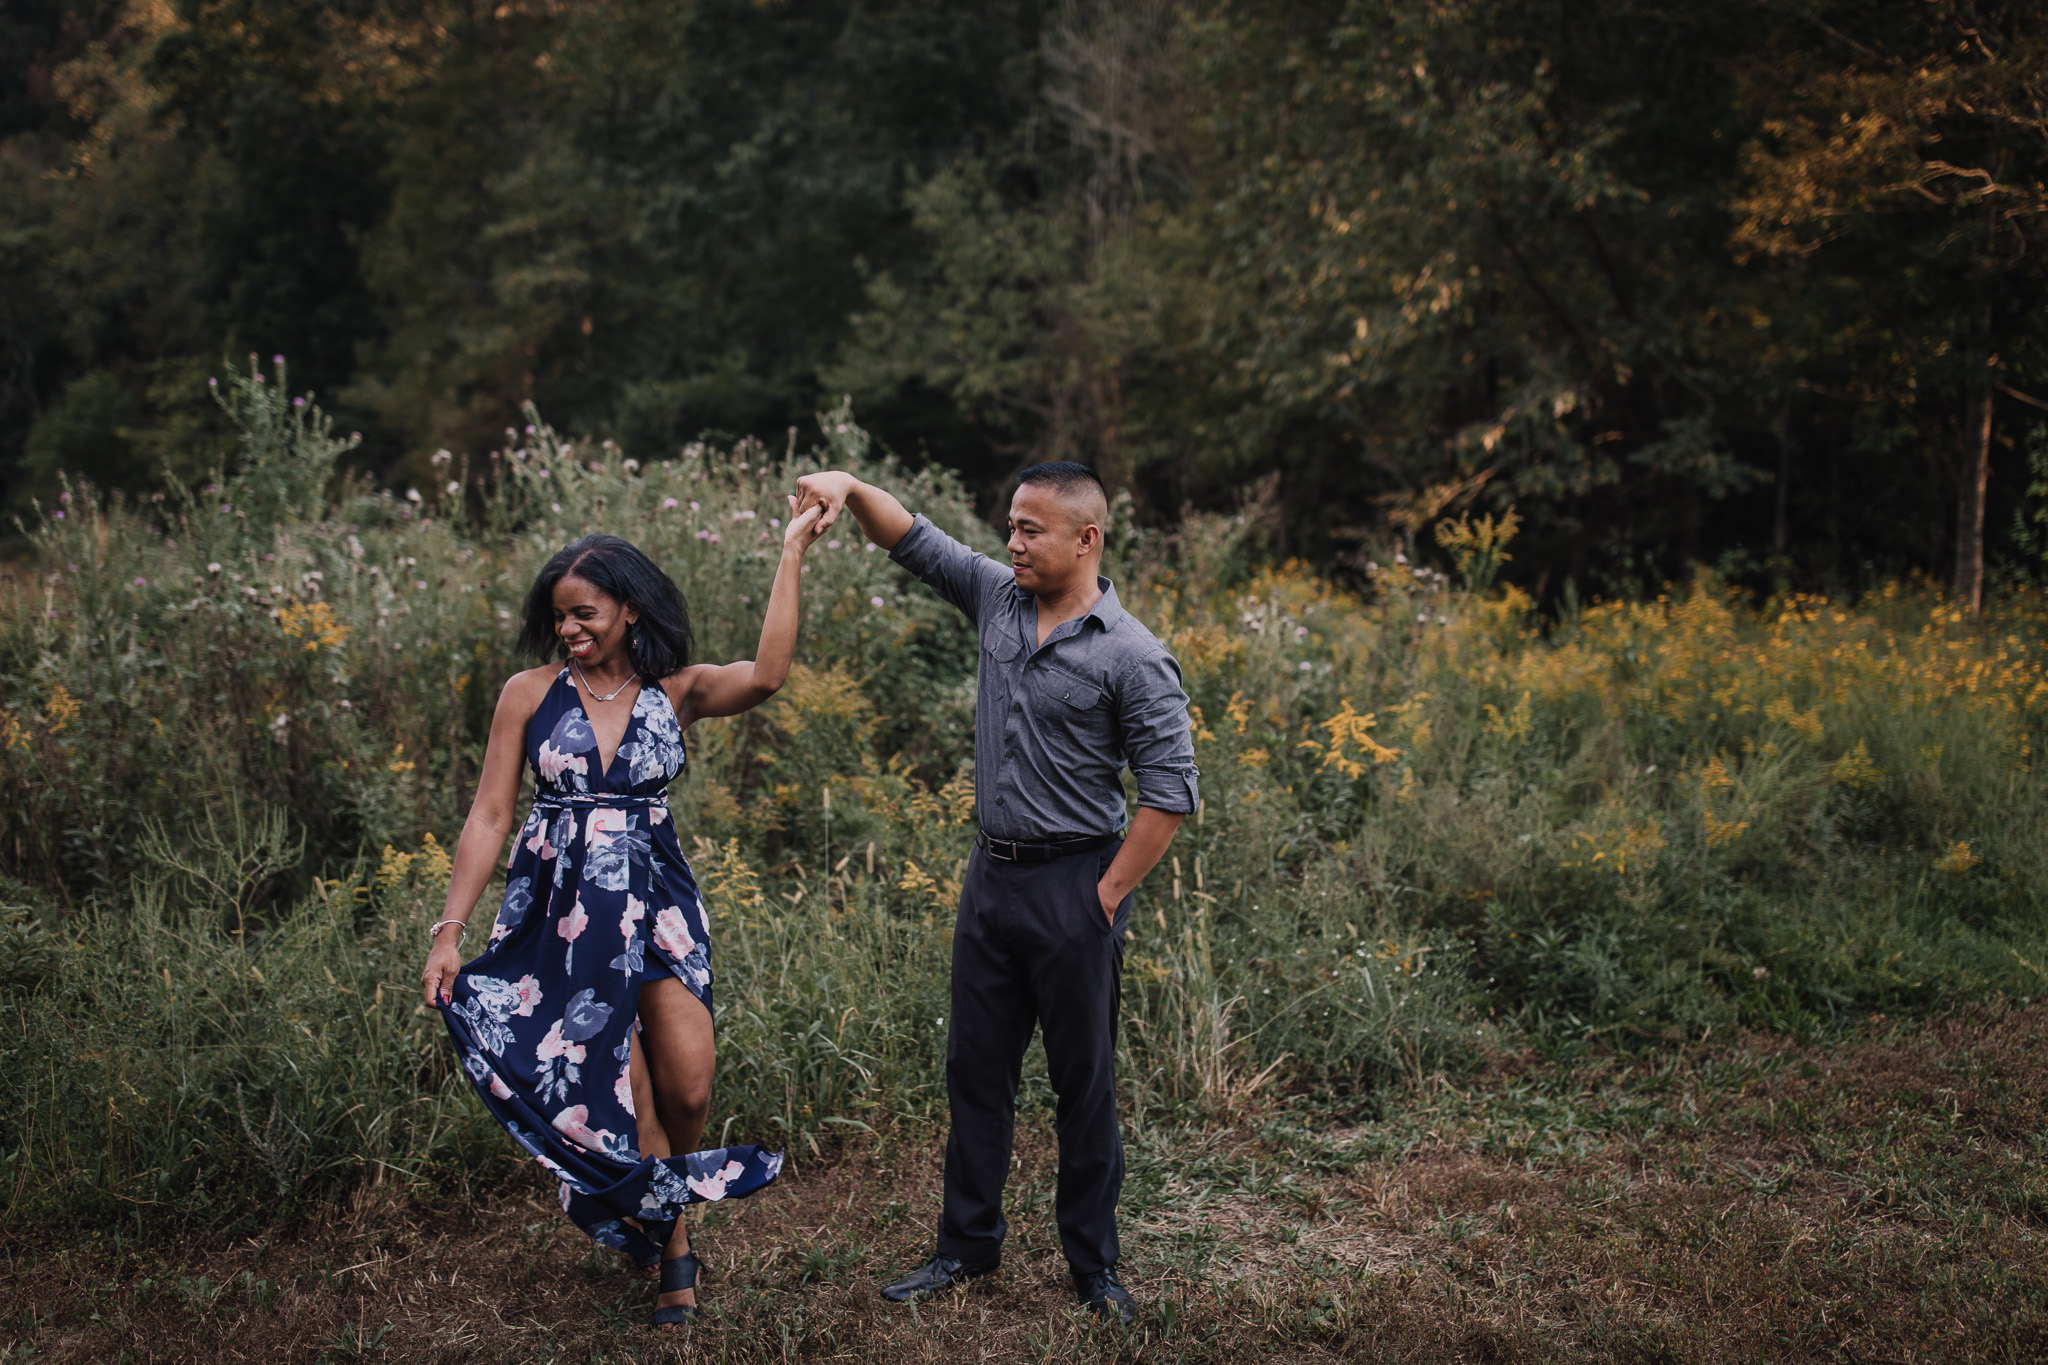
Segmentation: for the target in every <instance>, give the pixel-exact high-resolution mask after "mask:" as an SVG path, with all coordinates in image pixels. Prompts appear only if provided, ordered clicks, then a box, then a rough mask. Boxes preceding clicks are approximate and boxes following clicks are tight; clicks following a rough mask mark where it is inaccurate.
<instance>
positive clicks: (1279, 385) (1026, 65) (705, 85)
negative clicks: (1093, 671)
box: [0, 0, 2048, 603]
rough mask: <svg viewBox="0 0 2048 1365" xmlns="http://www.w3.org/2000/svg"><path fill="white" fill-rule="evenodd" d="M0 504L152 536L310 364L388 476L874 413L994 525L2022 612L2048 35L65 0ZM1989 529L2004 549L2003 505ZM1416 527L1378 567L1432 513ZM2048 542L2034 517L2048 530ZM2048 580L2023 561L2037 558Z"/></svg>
mask: <svg viewBox="0 0 2048 1365" xmlns="http://www.w3.org/2000/svg"><path fill="white" fill-rule="evenodd" d="M4 22H5V25H6V31H5V33H4V35H0V488H4V489H5V492H6V497H7V500H8V501H9V502H10V503H11V505H12V507H13V508H14V510H16V511H20V510H23V509H24V508H25V506H26V504H27V501H28V500H29V499H31V498H34V497H42V498H44V499H47V498H48V496H49V495H50V494H51V493H52V492H54V491H55V488H56V480H57V476H58V472H59V471H60V470H70V471H72V472H73V473H75V474H79V475H84V476H88V477H91V478H93V479H95V480H97V481H99V482H100V483H102V484H105V485H116V486H120V487H124V488H128V489H131V490H145V489H149V488H155V487H160V486H161V480H162V477H163V470H164V468H165V467H166V466H168V467H169V468H171V469H173V470H175V471H177V472H178V473H180V474H183V475H188V476H189V475H194V474H196V473H198V472H200V471H202V470H203V469H204V468H206V467H207V466H208V465H209V463H210V461H211V460H213V459H214V458H216V457H217V456H218V454H219V453H220V452H221V451H222V450H224V449H226V448H227V447H228V445H229V443H230V435H231V434H230V432H229V431H228V428H227V425H226V424H225V422H224V421H223V419H222V417H221V415H220V413H219V412H218V411H217V410H216V409H215V407H214V405H213V404H212V402H211V401H210V399H209V397H208V394H207V390H206V387H205V383H204V381H205V379H206V378H207V377H208V376H209V375H212V374H214V373H216V372H217V371H218V368H219V363H220V357H221V356H222V354H223V353H224V351H225V352H226V353H229V354H236V355H239V354H241V353H243V352H245V351H251V352H260V353H261V354H263V355H266V356H267V355H270V354H272V353H273V352H276V353H282V354H284V355H286V356H288V357H289V358H290V359H291V361H292V363H293V366H294V371H293V372H294V375H295V376H296V377H297V378H298V379H299V380H300V381H302V382H304V383H305V384H307V385H309V386H310V387H312V388H314V389H316V390H318V391H319V392H320V393H321V394H322V395H323V397H324V398H325V399H326V400H327V401H328V403H329V405H330V407H331V408H332V409H333V410H334V411H335V412H337V414H338V415H339V417H340V420H341V423H342V428H343V429H344V430H348V429H355V430H359V431H360V432H361V433H362V435H363V442H362V444H361V446H360V447H359V448H358V449H357V450H355V451H354V452H352V453H351V454H350V455H349V456H348V459H349V461H350V462H351V463H353V465H354V466H355V467H357V468H360V469H363V470H366V471H369V472H371V473H373V474H374V475H375V476H376V477H377V478H378V480H380V481H381V482H383V483H385V484H388V485H391V486H400V487H402V486H403V485H405V484H406V483H408V482H413V483H420V484H421V485H422V486H424V484H425V482H426V481H427V480H428V479H429V477H430V476H431V475H432V474H433V470H432V469H431V468H430V466H429V463H428V462H429V461H430V459H431V457H432V455H433V454H434V452H435V451H437V450H441V449H449V450H453V451H455V452H457V453H466V454H471V455H480V454H481V453H482V452H483V451H484V450H485V449H487V448H489V447H491V446H493V445H495V444H496V443H497V442H498V439H499V434H500V432H501V429H502V428H503V427H504V425H505V424H506V422H507V421H508V420H511V419H512V418H513V416H514V415H515V414H516V412H517V410H518V406H519V404H520V403H521V402H522V401H526V400H533V401H535V402H537V403H538V404H539V405H540V407H541V409H542V411H544V412H545V413H547V414H548V416H549V417H550V419H551V420H552V421H554V422H556V423H557V424H558V425H560V426H562V427H563V428H564V429H565V430H574V431H580V432H589V433H592V434H594V435H596V436H599V437H610V438H613V439H616V440H617V441H619V442H620V443H621V444H622V445H623V446H624V447H626V448H628V449H631V450H634V451H636V452H638V453H640V454H642V455H643V456H645V455H649V454H652V453H656V452H659V451H662V450H669V451H673V450H674V449H676V448H677V447H678V446H679V445H680V444H681V443H683V442H685V441H687V440H691V439H694V438H696V437H698V436H699V435H703V434H706V433H710V434H712V435H714V436H724V437H726V438H730V437H733V436H738V435H747V434H752V435H759V436H763V437H766V436H769V435H772V434H774V433H777V432H780V431H782V430H783V429H784V428H785V427H787V426H789V425H792V424H795V425H798V426H800V427H803V428H805V429H806V430H807V431H814V428H813V427H811V425H810V423H811V421H812V417H811V414H812V413H814V412H815V411H817V410H819V409H820V408H823V407H825V406H828V405H829V400H830V399H832V398H833V397H835V396H837V395H840V394H851V395H852V396H853V397H854V399H855V400H856V403H857V404H858V405H859V410H860V412H861V413H862V414H863V421H864V424H865V425H866V426H867V427H868V428H869V429H870V430H872V431H873V432H874V433H875V434H876V436H877V437H878V439H879V440H880V441H881V442H882V444H883V445H884V447H885V448H888V449H892V450H894V451H896V452H898V453H900V454H902V455H903V456H905V457H906V458H908V459H910V460H912V461H913V462H921V461H924V460H927V459H929V460H936V461H938V462H941V463H943V464H945V465H946V466H949V467H950V468H952V469H954V470H956V471H958V472H960V473H961V474H962V475H963V477H964V478H965V480H966V483H967V486H968V487H969V489H970V491H972V492H974V493H975V494H976V495H977V497H978V500H979V502H980V504H981V507H982V510H983V511H984V512H987V511H989V510H991V508H992V505H993V501H994V499H995V498H996V497H997V495H998V490H999V489H1000V487H1001V484H1002V481H1003V478H1004V476H1005V475H1007V474H1008V473H1010V472H1012V471H1013V470H1015V469H1016V468H1018V467H1019V466H1020V465H1021V464H1022V463H1025V462H1027V461H1030V460H1034V459H1039V458H1045V457H1052V456H1071V457H1075V458H1079V459H1083V460H1087V461H1090V462H1092V463H1094V464H1095V465H1097V466H1098V467H1099V468H1101V469H1103V470H1104V471H1105V472H1106V473H1107V474H1108V476H1109V477H1110V479H1111V481H1112V483H1113V484H1115V485H1117V486H1120V487H1126V488H1128V489H1129V490H1130V491H1131V492H1132V493H1133V494H1134V496H1135V497H1136V499H1137V507H1138V510H1139V513H1140V515H1141V517H1144V518H1147V519H1149V520H1151V521H1153V522H1154V523H1161V522H1165V521H1168V520H1170V519H1172V518H1173V517H1174V516H1175V515H1177V514H1178V512H1179V510H1180V509H1181V508H1182V507H1183V506H1184V505H1186V504H1190V503H1192V504H1193V505H1195V506H1197V507H1206V508H1213V509H1225V510H1228V509H1229V508H1231V507H1233V506H1234V504H1235V499H1237V498H1238V497H1239V496H1240V495H1241V492H1242V490H1243V489H1244V488H1245V486H1246V485H1247V484H1249V483H1251V482H1253V481H1256V480H1259V479H1267V478H1270V479H1274V480H1276V483H1275V485H1274V490H1273V491H1274V496H1275V498H1276V500H1277V502H1276V505H1277V507H1278V508H1279V510H1280V516H1279V517H1278V519H1277V520H1276V521H1275V522H1274V525H1273V534H1274V537H1275V545H1276V547H1277V548H1279V549H1281V550H1283V551H1285V552H1287V553H1295V554H1302V555H1306V556H1308V557H1310V558H1312V559H1314V560H1315V561H1317V562H1318V563H1320V564H1322V565H1324V566H1326V567H1328V568H1331V569H1335V570H1337V571H1339V572H1347V571H1349V572H1353V573H1355V572H1356V570H1357V569H1358V568H1359V566H1360V565H1362V563H1363V562H1364V560H1365V559H1366V558H1367V557H1368V556H1369V555H1370V553H1371V552H1372V545H1373V543H1374V542H1375V541H1376V540H1377V539H1383V538H1384V536H1385V533H1386V532H1387V531H1388V529H1389V527H1390V524H1391V527H1392V529H1393V531H1394V532H1395V533H1396V534H1401V535H1407V534H1409V533H1411V532H1412V531H1413V529H1414V528H1415V527H1416V526H1419V525H1420V524H1422V523H1423V522H1425V521H1427V520H1429V519H1431V518H1432V517H1433V516H1434V515H1436V514H1437V513H1440V512H1442V511H1444V510H1446V509H1449V510H1458V509H1459V508H1460V507H1461V506H1462V505H1464V504H1466V503H1472V504H1474V505H1478V506H1481V507H1489V506H1490V507H1493V508H1496V509H1497V508H1500V507H1505V506H1507V505H1509V504H1514V505H1516V506H1518V507H1520V509H1521V510H1522V512H1523V514H1524V516H1525V518H1526V519H1527V524H1528V526H1529V528H1530V529H1529V531H1528V532H1527V534H1525V536H1524V538H1523V540H1522V543H1521V544H1520V546H1519V547H1518V551H1517V555H1516V560H1515V564H1514V567H1513V568H1512V570H1511V571H1510V573H1511V576H1512V577H1513V578H1514V579H1515V580H1516V581H1518V582H1519V583H1521V584H1522V586H1524V587H1525V588H1526V589H1529V590H1531V591H1532V592H1534V594H1535V596H1536V597H1537V598H1538V599H1539V600H1540V601H1542V602H1545V603H1548V602H1550V601H1551V600H1552V599H1553V598H1554V597H1556V596H1557V595H1558V594H1560V593H1561V592H1563V590H1564V588H1565V585H1566V584H1567V583H1569V584H1571V586H1572V589H1573V592H1574V594H1576V595H1578V596H1581V597H1590V596H1592V595H1594V594H1607V595H1610V596H1611V595H1616V594H1623V593H1631V592H1641V591H1654V590H1655V589H1656V588H1657V586H1658V585H1659V584H1661V583H1662V582H1664V581H1665V580H1667V579H1670V578H1673V577H1677V576H1680V575H1682V574H1683V573H1684V572H1685V571H1686V570H1687V568H1688V566H1690V565H1693V564H1709V565H1713V566H1715V567H1717V568H1718V569H1719V570H1720V571H1721V572H1722V573H1723V575H1724V576H1726V577H1729V578H1731V579H1734V580H1736V581H1740V582H1745V583H1748V584H1750V585H1752V586H1757V587H1763V588H1770V587H1772V586H1776V585H1780V584H1784V583H1790V584H1793V585H1795V586H1799V587H1804V588H1813V589H1824V590H1837V589H1844V588H1865V587H1870V586H1874V585H1876V584H1878V583H1881V582H1883V581H1884V580H1886V579H1888V578H1890V577H1894V576H1898V575H1900V574H1903V573H1909V572H1913V571H1922V572H1925V573H1927V574H1930V575H1932V576H1934V577H1935V578H1937V579H1939V580H1942V581H1946V582H1950V583H1953V584H1954V585H1955V586H1956V587H1957V588H1958V589H1959V590H1960V592H1961V593H1962V595H1963V596H1964V597H1965V598H1966V599H1973V598H1974V597H1975V596H1976V594H1977V593H1978V592H1979V591H1980V587H1979V579H1980V573H1981V565H1982V564H1983V563H1984V561H1985V558H1986V554H1985V547H1986V545H1987V544H1988V545H1989V547H1990V553H1989V560H1990V563H1991V568H1992V572H1993V573H1994V575H1995V574H1996V573H1997V571H1998V568H1999V563H2000V560H2001V558H2002V557H2003V556H2006V554H2007V552H2008V551H2011V550H2013V549H2014V548H2015V546H2014V543H2013V542H2014V537H2015V536H2019V537H2020V538H2021V539H2022V540H2023V541H2024V540H2025V539H2026V537H2027V533H2028V531H2029V528H2028V527H2027V526H2021V525H2016V524H2015V522H2014V518H2013V516H2012V515H2011V509H2012V508H2014V507H2015V506H2017V505H2018V503H2019V502H2020V500H2021V497H2022V495H2023V492H2024V490H2025V488H2026V487H2027V486H2028V485H2029V483H2030V482H2032V481H2035V480H2037V479H2038V478H2039V477H2040V475H2038V474H2036V473H2034V472H2032V471H2031V470H2030V468H2029V461H2028V460H2027V459H2026V458H2025V448H2026V438H2027V433H2028V431H2029V430H2030V429H2031V428H2032V427H2033V426H2034V425H2035V423H2036V422H2037V421H2038V420H2040V419H2044V418H2048V412H2044V411H2043V400H2044V398H2048V373H2044V370H2048V350H2044V345H2043V343H2044V330H2043V329H2044V314H2043V310H2042V309H2041V308H2040V307H2039V306H2038V304H2039V300H2040V299H2041V298H2043V297H2044V296H2048V290H2044V284H2048V280H2044V277H2043V271H2044V264H2043V260H2044V258H2043V255H2042V253H2041V251H2040V245H2041V234H2042V232H2043V230H2044V229H2043V223H2044V218H2043V210H2044V208H2048V134H2044V114H2043V109H2044V104H2043V95H2044V81H2048V74H2044V72H2048V66H2044V60H2043V59H2044V44H2048V19H2044V17H2043V15H2042V12H2041V11H2040V10H2039V8H2038V7H2035V6H2031V5H2025V4H2010V5H2008V4H1997V3H1984V4H1979V3H1969V2H1966V0H1938V2H1937V3H1926V4H1910V5H1900V4H1893V3H1882V2H1881V0H1844V2H1842V3H1822V2H1821V0H1739V2H1738V3H1731V4H1714V5H1698V4H1686V3H1655V2H1653V0H1593V2H1592V3H1586V4H1572V5H1564V4H1527V5H1513V6H1497V5H1477V4H1471V5H1468V4H1459V3H1450V4H1421V3H1408V2H1407V0H1374V2H1373V3H1365V2H1363V0H1347V2H1345V3H1333V2H1330V0H1319V2H1317V3H1298V2H1296V0H1281V2H1280V3H1261V4H1256V5H1233V4H1228V3H1224V4H1193V5H1182V4H1172V3H1168V2H1167V0H1140V2H1139V3H1132V4H1120V5H1112V4H1106V3H1098V2H1097V0H1060V2H1058V3H1029V2H1027V0H1017V2H1016V3H984V4H971V5H968V4H957V5H954V4H932V3H927V2H926V0H903V2H902V3H896V2H894V0H879V2H878V3H862V4H852V3H843V2H842V0H793V2H791V3H754V2H753V0H704V2H703V3H696V4H689V5H669V4H655V3H634V2H633V0H599V2H597V3H589V4H575V5H562V4H553V3H522V2H521V0H512V2H511V3H501V4H494V5H492V4H455V3H436V2H435V0H414V2H413V3H379V2H375V0H352V3H346V4H326V3H320V4H315V3H306V2H305V0H287V2H286V3H265V4H255V3H248V2H247V0H227V2H225V3H215V2H213V0H204V2H202V0H180V2H179V3H170V2H169V0H156V2H155V3H147V2H145V0H23V3H18V4H13V5H10V6H8V9H7V16H6V19H5V21H4ZM1987 507H1988V508H1990V509H1992V510H1991V514H1990V515H1989V516H1987V515H1986V508H1987ZM1390 519H1391V523H1390ZM2031 530H2032V532H2033V533H2035V534H2038V533H2039V531H2040V526H2039V525H2038V524H2036V525H2033V526H2032V528H2031ZM2021 548H2023V547H2021Z"/></svg>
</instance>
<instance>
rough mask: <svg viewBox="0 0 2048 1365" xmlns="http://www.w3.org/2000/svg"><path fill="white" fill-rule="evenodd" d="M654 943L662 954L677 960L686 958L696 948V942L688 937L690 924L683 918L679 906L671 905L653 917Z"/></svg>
mask: <svg viewBox="0 0 2048 1365" xmlns="http://www.w3.org/2000/svg"><path fill="white" fill-rule="evenodd" d="M654 941H655V943H656V944H657V945H658V946H659V947H660V948H661V950H662V951H663V952H665V953H669V954H672V955H673V956H675V957H679V958H681V957H688V956H689V955H690V950H691V949H692V948H694V947H696V946H697V940H695V939H694V938H691V937H690V922H689V921H688V920H686V919H684V918H683V910H682V907H681V906H679V905H671V906H670V907H669V908H668V909H666V910H664V911H662V912H661V913H660V914H659V915H657V916H655V919H654Z"/></svg>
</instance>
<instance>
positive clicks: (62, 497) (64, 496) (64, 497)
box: [57, 492, 71, 502]
mask: <svg viewBox="0 0 2048 1365" xmlns="http://www.w3.org/2000/svg"><path fill="white" fill-rule="evenodd" d="M57 501H59V502H70V501H71V494H70V493H69V492H63V493H59V494H58V495H57Z"/></svg>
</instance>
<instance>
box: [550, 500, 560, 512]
mask: <svg viewBox="0 0 2048 1365" xmlns="http://www.w3.org/2000/svg"><path fill="white" fill-rule="evenodd" d="M548 506H550V507H552V508H554V509H555V510H556V511H557V512H559V511H561V510H562V504H560V503H559V502H551V503H549V504H548Z"/></svg>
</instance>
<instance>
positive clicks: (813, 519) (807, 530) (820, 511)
mask: <svg viewBox="0 0 2048 1365" xmlns="http://www.w3.org/2000/svg"><path fill="white" fill-rule="evenodd" d="M824 534H825V505H824V504H823V503H817V502H814V503H812V504H811V505H810V506H809V507H806V508H804V509H803V510H802V511H801V512H799V511H798V510H797V505H796V499H795V498H791V499H790V500H789V525H787V526H785V527H783V528H782V547H783V548H784V549H785V550H795V551H796V552H797V553H798V554H802V553H803V552H804V551H805V550H808V549H810V548H811V546H813V545H815V544H817V543H818V537H819V536H822V535H824Z"/></svg>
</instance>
